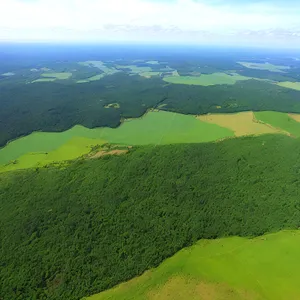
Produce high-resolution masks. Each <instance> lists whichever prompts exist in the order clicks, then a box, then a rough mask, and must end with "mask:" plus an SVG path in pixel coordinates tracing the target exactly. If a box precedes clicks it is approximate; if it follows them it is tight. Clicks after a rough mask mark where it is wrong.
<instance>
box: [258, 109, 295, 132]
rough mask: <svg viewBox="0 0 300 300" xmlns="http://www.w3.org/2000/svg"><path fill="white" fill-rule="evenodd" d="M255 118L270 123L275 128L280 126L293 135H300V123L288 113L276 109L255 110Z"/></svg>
mask: <svg viewBox="0 0 300 300" xmlns="http://www.w3.org/2000/svg"><path fill="white" fill-rule="evenodd" d="M254 115H255V118H256V119H257V120H258V121H261V122H263V123H265V124H269V125H271V126H272V127H274V128H280V129H282V130H284V131H286V132H288V133H290V134H291V135H292V136H293V137H300V123H299V122H297V121H296V120H295V117H294V118H292V117H290V116H289V114H287V113H281V112H275V111H262V112H255V113H254Z"/></svg>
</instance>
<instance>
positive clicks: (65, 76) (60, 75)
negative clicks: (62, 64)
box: [41, 72, 72, 80]
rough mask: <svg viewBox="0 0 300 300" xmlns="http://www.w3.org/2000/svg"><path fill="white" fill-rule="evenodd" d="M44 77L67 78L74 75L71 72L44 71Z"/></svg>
mask: <svg viewBox="0 0 300 300" xmlns="http://www.w3.org/2000/svg"><path fill="white" fill-rule="evenodd" d="M41 76H42V77H46V78H55V79H59V80H65V79H68V78H70V77H71V76H72V73H71V72H61V73H43V74H41Z"/></svg>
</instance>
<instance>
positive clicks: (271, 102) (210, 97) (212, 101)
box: [162, 80, 300, 114]
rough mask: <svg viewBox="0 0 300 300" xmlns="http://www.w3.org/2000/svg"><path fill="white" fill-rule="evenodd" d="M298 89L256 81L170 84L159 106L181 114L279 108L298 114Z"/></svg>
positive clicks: (277, 109)
mask: <svg viewBox="0 0 300 300" xmlns="http://www.w3.org/2000/svg"><path fill="white" fill-rule="evenodd" d="M299 99H300V91H295V90H291V89H287V88H283V87H279V86H277V85H275V84H271V83H268V82H263V81H258V80H246V81H238V82H237V83H236V84H234V85H214V86H190V85H183V84H180V85H179V84H170V85H169V86H168V87H167V98H166V100H164V101H163V102H162V104H166V106H164V107H163V108H162V109H164V110H170V111H175V112H179V113H184V114H206V113H233V112H239V111H247V110H254V111H269V110H272V111H279V112H294V113H300V102H299Z"/></svg>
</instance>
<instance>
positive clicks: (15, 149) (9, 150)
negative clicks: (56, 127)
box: [0, 111, 234, 170]
mask: <svg viewBox="0 0 300 300" xmlns="http://www.w3.org/2000/svg"><path fill="white" fill-rule="evenodd" d="M231 136H234V133H233V131H231V130H229V129H227V128H223V127H220V126H218V125H216V124H209V123H206V122H202V121H200V120H197V119H196V118H195V117H194V116H188V115H182V114H177V113H171V112H164V111H158V112H149V113H147V114H146V115H144V116H143V117H142V118H139V119H129V120H126V121H125V122H124V123H123V124H122V125H121V126H120V127H118V128H95V129H88V128H85V127H83V126H80V125H77V126H74V127H73V128H71V129H69V130H67V131H64V132H60V133H57V132H55V133H53V132H52V133H49V132H34V133H32V134H30V135H28V136H25V137H22V138H19V139H17V140H15V141H12V142H10V143H8V144H7V146H5V147H4V148H2V149H0V166H1V165H2V166H3V165H6V164H9V166H7V167H5V170H6V169H7V168H8V167H9V169H18V168H22V166H23V165H24V163H25V161H26V157H25V156H24V155H28V154H30V160H31V161H32V160H33V161H34V162H35V163H38V162H39V159H40V158H42V159H43V160H44V158H45V157H44V156H43V153H48V152H52V151H54V150H57V151H59V153H60V156H59V157H63V158H64V159H66V158H67V156H68V153H69V150H67V149H68V145H69V144H67V145H66V146H65V148H63V149H65V152H66V155H63V152H64V150H63V149H60V147H62V146H64V145H65V144H66V143H69V142H70V140H71V139H74V138H85V139H88V140H84V139H77V140H76V139H75V140H73V141H72V147H75V146H76V143H78V147H79V148H80V149H81V150H80V151H79V153H80V155H79V156H81V155H82V154H83V152H85V151H84V150H86V149H87V148H86V147H91V146H92V145H93V144H98V143H99V141H103V143H104V141H105V142H107V143H111V144H123V145H147V144H154V145H159V144H172V143H201V142H210V141H215V140H219V139H222V138H225V137H231ZM91 139H92V140H93V139H94V140H95V141H94V142H93V141H91ZM35 155H37V156H36V157H35ZM47 155H49V154H47ZM54 157H57V155H54ZM73 158H75V157H74V155H73V156H72V159H73ZM47 159H48V158H47ZM15 160H17V162H15ZM19 160H20V162H21V163H20V164H19V162H18V161H19ZM60 160H62V159H60ZM51 161H53V159H51ZM2 169H3V167H2Z"/></svg>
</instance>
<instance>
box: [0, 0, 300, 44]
mask: <svg viewBox="0 0 300 300" xmlns="http://www.w3.org/2000/svg"><path fill="white" fill-rule="evenodd" d="M219 2H220V3H219V4H216V3H214V4H210V3H209V2H207V1H204V0H203V1H193V0H177V1H175V0H174V1H169V2H168V1H162V2H159V1H155V2H153V1H152V2H151V1H150V0H27V1H24V0H23V1H22V0H1V6H0V40H85V41H87V40H89V41H102V40H146V41H147V40H149V41H177V40H178V38H180V39H182V41H183V42H186V41H190V42H195V43H197V42H205V39H207V38H208V37H209V39H210V41H212V40H213V39H215V40H216V41H218V39H221V37H222V39H223V40H224V38H225V37H228V36H230V39H231V40H234V38H236V40H237V39H241V36H242V35H243V34H241V32H244V35H247V32H252V33H253V32H254V33H255V32H257V33H260V34H257V36H258V37H259V36H262V35H261V32H265V35H268V36H269V37H270V34H269V33H270V32H273V34H272V37H273V40H274V41H276V34H275V33H276V32H275V31H274V30H282V32H283V31H284V32H288V33H293V32H299V28H300V18H299V16H300V3H299V4H298V5H297V4H294V5H293V6H289V5H286V6H285V7H284V6H276V5H271V4H270V3H260V4H259V3H258V4H245V5H242V4H239V5H235V6H233V5H229V4H226V3H227V2H226V1H225V2H223V1H219ZM223 3H225V4H223ZM207 32H208V34H207ZM267 32H268V33H267ZM252 35H253V34H252ZM287 35H288V36H292V37H293V39H292V40H293V42H295V37H298V34H296V35H293V34H287ZM260 40H262V38H261V37H260ZM279 40H280V39H279ZM299 45H300V41H299Z"/></svg>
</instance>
